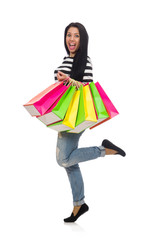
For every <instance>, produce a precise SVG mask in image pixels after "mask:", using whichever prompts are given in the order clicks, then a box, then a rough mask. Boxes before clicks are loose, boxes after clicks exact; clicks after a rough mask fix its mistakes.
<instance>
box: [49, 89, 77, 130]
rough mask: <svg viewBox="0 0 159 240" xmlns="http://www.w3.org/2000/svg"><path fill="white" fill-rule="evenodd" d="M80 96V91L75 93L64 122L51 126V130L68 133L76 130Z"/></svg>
mask: <svg viewBox="0 0 159 240" xmlns="http://www.w3.org/2000/svg"><path fill="white" fill-rule="evenodd" d="M79 96H80V91H79V90H77V91H75V93H74V95H73V97H72V100H71V102H70V105H69V107H68V109H67V112H66V115H65V117H64V120H63V121H59V122H56V123H53V124H51V125H49V126H48V127H49V128H51V129H54V130H56V131H58V132H62V131H68V130H70V129H73V128H75V122H76V116H77V110H78V103H79Z"/></svg>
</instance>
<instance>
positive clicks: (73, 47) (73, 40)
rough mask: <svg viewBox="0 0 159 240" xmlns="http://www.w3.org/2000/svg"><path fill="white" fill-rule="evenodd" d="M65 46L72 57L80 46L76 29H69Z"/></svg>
mask: <svg viewBox="0 0 159 240" xmlns="http://www.w3.org/2000/svg"><path fill="white" fill-rule="evenodd" d="M66 45H67V47H68V49H69V52H70V57H74V56H75V54H76V52H77V50H78V49H79V46H80V34H79V30H78V28H76V27H70V28H69V29H68V31H67V34H66Z"/></svg>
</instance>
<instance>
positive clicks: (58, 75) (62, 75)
mask: <svg viewBox="0 0 159 240" xmlns="http://www.w3.org/2000/svg"><path fill="white" fill-rule="evenodd" d="M66 78H68V76H67V75H66V74H65V73H63V72H61V71H58V73H57V79H58V81H63V80H65V79H66Z"/></svg>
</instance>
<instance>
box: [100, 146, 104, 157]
mask: <svg viewBox="0 0 159 240" xmlns="http://www.w3.org/2000/svg"><path fill="white" fill-rule="evenodd" d="M99 149H100V151H101V157H105V155H106V153H105V147H103V146H99Z"/></svg>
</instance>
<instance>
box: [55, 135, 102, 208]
mask: <svg viewBox="0 0 159 240" xmlns="http://www.w3.org/2000/svg"><path fill="white" fill-rule="evenodd" d="M83 132H84V131H83ZM83 132H81V133H79V134H77V133H67V132H59V133H58V139H57V148H56V159H57V163H58V164H59V165H60V166H61V167H64V168H65V170H66V172H67V175H68V178H69V181H70V185H71V189H72V195H73V205H74V206H79V205H81V204H83V203H84V197H85V196H84V183H83V178H82V175H81V171H80V168H79V165H78V163H80V162H85V161H89V160H92V159H96V158H98V157H104V156H105V148H104V147H103V146H99V147H86V148H78V142H79V138H80V137H81V135H82V134H83Z"/></svg>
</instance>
